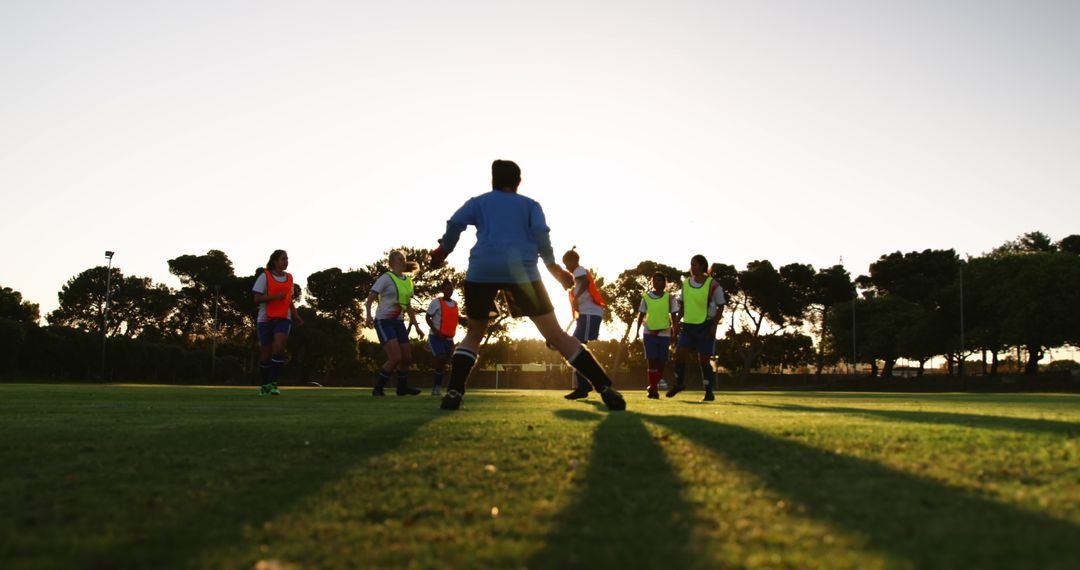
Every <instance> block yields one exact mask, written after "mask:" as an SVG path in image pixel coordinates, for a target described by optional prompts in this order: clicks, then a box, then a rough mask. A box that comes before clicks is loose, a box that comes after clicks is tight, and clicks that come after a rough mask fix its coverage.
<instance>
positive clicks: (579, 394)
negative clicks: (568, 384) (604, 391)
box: [563, 388, 592, 400]
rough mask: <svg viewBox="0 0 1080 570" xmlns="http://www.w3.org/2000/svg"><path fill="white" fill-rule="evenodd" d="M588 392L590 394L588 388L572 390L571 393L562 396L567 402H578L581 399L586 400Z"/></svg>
mask: <svg viewBox="0 0 1080 570" xmlns="http://www.w3.org/2000/svg"><path fill="white" fill-rule="evenodd" d="M589 392H592V390H590V389H589V388H584V389H582V388H578V389H577V390H574V391H573V392H570V393H569V394H567V395H565V396H563V398H566V399H567V400H580V399H582V398H588V397H589Z"/></svg>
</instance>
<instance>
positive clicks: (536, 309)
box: [464, 281, 555, 320]
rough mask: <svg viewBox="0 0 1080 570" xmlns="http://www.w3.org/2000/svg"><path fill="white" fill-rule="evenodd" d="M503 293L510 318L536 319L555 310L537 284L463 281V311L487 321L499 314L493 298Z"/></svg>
mask: <svg viewBox="0 0 1080 570" xmlns="http://www.w3.org/2000/svg"><path fill="white" fill-rule="evenodd" d="M500 291H501V292H502V293H503V295H504V296H505V298H506V304H507V306H508V308H509V309H510V316H512V317H536V316H540V315H544V314H547V313H550V312H552V311H554V310H555V308H554V307H552V305H551V299H550V298H548V294H547V289H545V288H544V284H543V283H542V282H540V281H532V282H526V283H476V282H473V281H466V282H465V306H464V312H465V315H466V316H468V317H472V318H474V319H486V320H490V319H493V318H495V317H497V316H498V315H499V309H498V308H497V307H496V306H495V297H496V296H497V295H498V294H499V292H500Z"/></svg>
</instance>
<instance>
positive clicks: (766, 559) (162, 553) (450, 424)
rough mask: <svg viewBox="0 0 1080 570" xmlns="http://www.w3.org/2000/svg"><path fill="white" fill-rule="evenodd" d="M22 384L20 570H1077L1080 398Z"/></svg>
mask: <svg viewBox="0 0 1080 570" xmlns="http://www.w3.org/2000/svg"><path fill="white" fill-rule="evenodd" d="M256 391H257V389H255V388H243V389H240V388H198V387H160V386H86V385H78V386H76V385H12V384H7V385H0V428H2V432H0V433H2V435H3V437H2V439H0V466H2V467H0V513H3V516H2V517H0V537H2V538H0V568H10V569H15V568H19V569H21V568H252V567H255V566H256V565H261V567H276V568H400V567H418V568H451V567H453V568H473V567H493V568H508V567H509V568H612V567H621V568H727V567H733V568H784V567H793V568H830V569H831V568H1076V567H1077V566H1078V562H1080V449H1078V443H1077V439H1078V435H1080V395H1071V394H1067V395H1062V394H1023V395H1017V394H978V395H973V394H933V395H927V394H855V393H814V392H809V393H806V392H799V393H793V392H786V393H778V392H739V393H720V394H718V397H717V401H716V402H714V403H712V404H702V403H700V402H698V400H700V393H693V392H691V393H684V394H682V395H680V397H679V398H677V399H675V400H662V401H649V400H646V399H645V398H644V392H642V393H640V394H638V393H628V394H626V395H627V400H628V403H629V410H628V411H627V412H625V413H608V412H607V411H606V410H605V409H603V406H602V405H601V404H599V401H598V400H599V399H598V398H596V397H595V395H594V397H593V398H591V400H586V401H583V402H567V401H565V400H563V399H562V398H561V397H560V395H561V393H556V392H543V391H518V392H515V391H500V392H479V391H478V392H470V393H469V394H468V395H467V396H466V400H465V407H464V408H463V409H462V410H460V411H458V412H443V411H440V410H439V409H438V399H437V398H433V397H431V396H426V395H425V396H419V397H414V398H399V397H395V396H390V397H387V398H381V399H375V398H372V397H370V390H350V389H327V388H317V389H295V388H294V389H289V388H286V389H284V390H283V391H284V395H282V396H281V397H276V398H274V397H258V396H256V395H255V393H256Z"/></svg>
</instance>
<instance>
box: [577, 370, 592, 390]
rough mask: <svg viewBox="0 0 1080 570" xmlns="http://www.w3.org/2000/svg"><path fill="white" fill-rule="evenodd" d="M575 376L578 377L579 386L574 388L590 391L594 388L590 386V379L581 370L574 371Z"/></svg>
mask: <svg viewBox="0 0 1080 570" xmlns="http://www.w3.org/2000/svg"><path fill="white" fill-rule="evenodd" d="M574 378H575V379H577V386H576V387H575V388H574V390H576V391H578V392H589V391H591V390H592V387H591V386H589V381H588V380H587V379H586V378H585V376H582V374H581V373H580V372H574Z"/></svg>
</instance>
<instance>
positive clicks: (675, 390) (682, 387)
mask: <svg viewBox="0 0 1080 570" xmlns="http://www.w3.org/2000/svg"><path fill="white" fill-rule="evenodd" d="M685 389H686V384H676V385H674V386H672V387H671V389H670V390H668V391H667V394H665V396H667V397H668V398H674V397H675V394H678V393H679V392H682V391H683V390H685Z"/></svg>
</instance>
